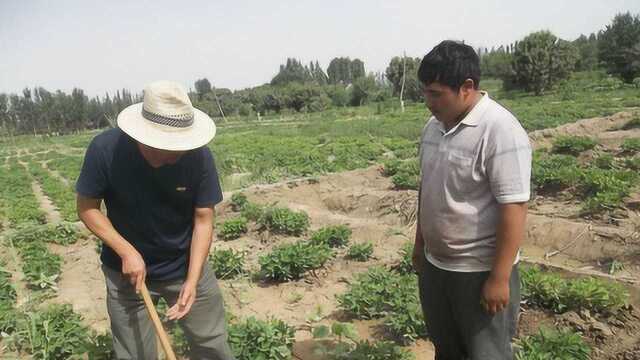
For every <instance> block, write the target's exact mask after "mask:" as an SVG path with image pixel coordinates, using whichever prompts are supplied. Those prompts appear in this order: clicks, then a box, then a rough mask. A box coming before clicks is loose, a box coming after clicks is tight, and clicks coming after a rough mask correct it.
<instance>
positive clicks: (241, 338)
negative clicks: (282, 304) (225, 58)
mask: <svg viewBox="0 0 640 360" xmlns="http://www.w3.org/2000/svg"><path fill="white" fill-rule="evenodd" d="M228 333H229V345H230V346H231V350H232V351H233V354H234V356H235V357H236V358H237V359H238V360H255V359H265V360H266V359H269V360H285V359H290V358H291V349H292V347H293V342H294V340H295V336H294V335H295V329H294V328H292V327H291V326H289V325H287V324H286V323H285V322H283V321H282V320H277V319H269V320H266V321H263V320H257V319H256V318H254V317H249V318H247V319H246V320H244V321H243V322H239V323H232V324H231V325H229V331H228Z"/></svg>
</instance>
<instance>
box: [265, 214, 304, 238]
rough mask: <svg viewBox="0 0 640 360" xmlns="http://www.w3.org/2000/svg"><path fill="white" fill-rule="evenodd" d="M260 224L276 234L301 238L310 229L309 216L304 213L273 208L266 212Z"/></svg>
mask: <svg viewBox="0 0 640 360" xmlns="http://www.w3.org/2000/svg"><path fill="white" fill-rule="evenodd" d="M259 222H260V224H261V225H263V226H265V227H267V228H268V229H269V230H270V231H272V232H274V233H277V234H284V235H293V236H300V235H302V234H303V233H305V232H306V231H307V229H308V228H309V215H307V213H305V212H304V211H299V212H296V211H292V210H290V209H287V208H279V207H272V208H267V209H266V210H265V212H264V214H263V215H262V217H261V218H260V220H259Z"/></svg>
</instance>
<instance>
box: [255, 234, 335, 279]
mask: <svg viewBox="0 0 640 360" xmlns="http://www.w3.org/2000/svg"><path fill="white" fill-rule="evenodd" d="M332 255H333V252H332V251H331V249H330V248H329V246H328V245H325V244H317V245H315V244H311V243H308V242H302V241H298V242H296V243H294V244H288V245H282V246H279V247H277V248H275V249H274V250H273V251H272V252H271V253H269V254H267V255H265V256H261V257H260V258H259V260H258V262H259V263H260V274H261V276H262V277H263V278H265V279H269V280H275V281H288V280H294V279H299V278H300V277H302V274H304V273H305V272H306V271H308V270H314V269H317V268H320V267H321V266H323V265H324V264H325V263H326V262H327V260H329V259H330V258H331V256H332Z"/></svg>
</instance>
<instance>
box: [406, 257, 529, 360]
mask: <svg viewBox="0 0 640 360" xmlns="http://www.w3.org/2000/svg"><path fill="white" fill-rule="evenodd" d="M425 263H426V264H425V265H424V267H423V270H422V271H421V273H420V274H419V286H420V301H421V303H422V311H423V313H424V316H425V320H426V324H427V330H428V333H429V337H430V338H431V340H432V341H433V344H434V345H435V348H436V360H463V359H464V360H512V359H513V351H512V349H511V340H512V339H513V337H514V336H515V333H516V327H517V318H518V311H519V310H520V279H519V276H518V268H517V266H514V267H513V270H512V272H511V279H510V280H509V287H510V299H509V305H508V306H507V307H506V308H505V309H504V310H503V311H501V312H499V313H497V314H496V315H493V316H491V315H489V314H488V313H487V312H485V310H484V308H483V307H482V305H481V304H480V294H481V291H482V286H483V284H484V282H485V281H486V279H487V278H488V277H489V272H471V273H464V272H452V271H446V270H442V269H440V268H438V267H436V266H434V265H433V264H431V263H430V262H428V261H426V260H425Z"/></svg>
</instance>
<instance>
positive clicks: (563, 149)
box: [551, 135, 598, 156]
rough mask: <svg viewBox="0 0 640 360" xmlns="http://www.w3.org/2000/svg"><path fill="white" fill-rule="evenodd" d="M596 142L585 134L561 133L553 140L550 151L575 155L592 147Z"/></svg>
mask: <svg viewBox="0 0 640 360" xmlns="http://www.w3.org/2000/svg"><path fill="white" fill-rule="evenodd" d="M597 144H598V143H597V142H596V141H595V140H594V139H592V138H590V137H587V136H568V135H561V136H558V137H556V138H555V139H554V140H553V147H552V149H551V151H552V152H554V153H556V154H568V155H574V156H577V155H579V154H580V153H581V152H583V151H587V150H591V149H593V148H594V147H595V146H596V145H597Z"/></svg>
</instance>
